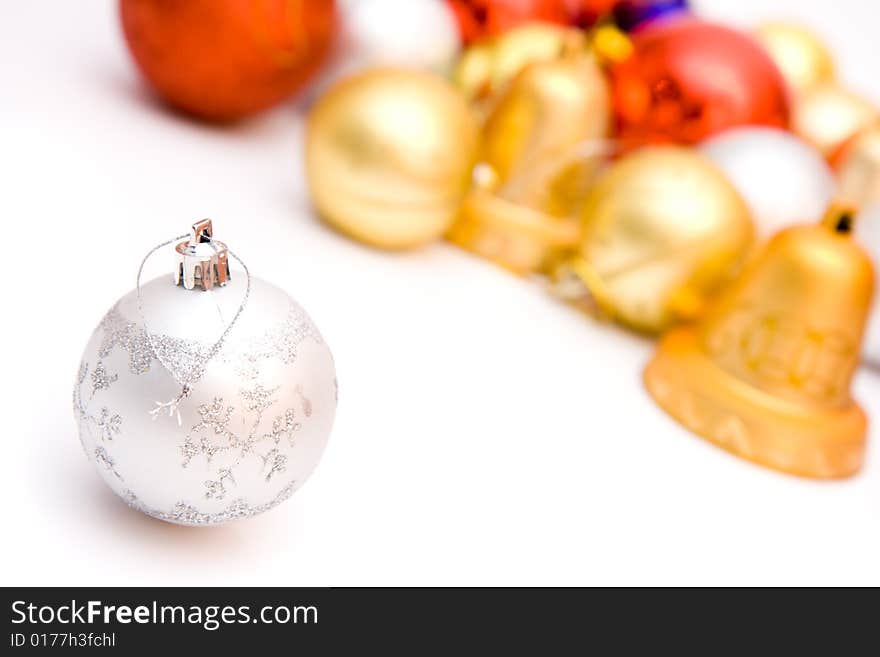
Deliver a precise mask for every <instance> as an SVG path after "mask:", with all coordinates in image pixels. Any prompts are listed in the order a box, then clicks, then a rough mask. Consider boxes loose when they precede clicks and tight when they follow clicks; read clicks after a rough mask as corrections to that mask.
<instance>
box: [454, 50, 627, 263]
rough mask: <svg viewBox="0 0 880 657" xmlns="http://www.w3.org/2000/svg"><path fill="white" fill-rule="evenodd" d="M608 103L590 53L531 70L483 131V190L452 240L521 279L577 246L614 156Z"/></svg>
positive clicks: (464, 211)
mask: <svg viewBox="0 0 880 657" xmlns="http://www.w3.org/2000/svg"><path fill="white" fill-rule="evenodd" d="M609 102H610V101H609V92H608V88H607V83H606V81H605V79H604V77H603V75H602V72H601V70H600V69H599V66H598V64H597V63H596V61H595V59H594V58H593V56H592V55H590V54H589V53H586V52H584V51H583V50H577V49H575V50H574V51H573V52H572V53H569V54H567V55H563V56H561V57H560V58H559V59H557V60H554V61H549V62H536V63H532V64H530V65H528V66H527V67H526V68H525V69H524V70H523V71H522V72H521V73H520V74H519V75H518V76H517V77H516V79H515V80H514V81H513V83H512V84H511V86H510V88H509V89H508V90H507V92H506V93H505V94H504V96H503V97H502V98H501V99H500V100H499V102H498V103H497V105H496V106H495V108H494V111H493V112H492V113H491V114H490V116H489V117H488V118H487V120H486V122H485V124H484V127H483V139H482V147H481V157H480V161H481V163H480V164H479V165H478V167H477V168H476V169H475V176H474V178H475V180H474V185H473V187H472V190H471V192H470V193H469V194H468V195H467V196H466V198H465V200H464V202H463V204H462V208H461V211H460V213H459V216H458V218H457V219H456V222H455V223H454V224H453V226H452V228H451V229H450V230H449V231H448V233H447V238H448V239H449V240H450V241H451V242H453V243H455V244H457V245H459V246H461V247H463V248H465V249H467V250H469V251H471V252H473V253H476V254H477V255H479V256H481V257H483V258H486V259H487V260H490V261H492V262H495V263H496V264H499V265H501V266H503V267H505V268H507V269H509V270H511V271H513V272H515V273H518V274H526V273H530V272H536V271H541V270H542V269H543V267H544V266H545V264H546V263H547V262H548V261H549V260H550V259H551V258H552V256H553V255H554V254H555V253H557V252H558V251H560V250H565V249H571V248H573V247H575V246H576V245H577V244H578V242H579V236H580V228H579V221H578V219H577V218H576V216H575V209H574V208H575V205H576V203H577V202H578V201H579V200H582V199H583V198H584V197H585V196H586V191H587V189H588V187H589V186H590V184H591V183H592V181H593V179H594V177H595V173H596V171H597V169H598V168H599V167H600V166H601V164H602V163H603V162H604V156H606V154H607V153H606V151H607V146H606V144H607V142H606V141H605V138H606V137H607V135H608V131H609V129H610V121H611V119H610V110H609Z"/></svg>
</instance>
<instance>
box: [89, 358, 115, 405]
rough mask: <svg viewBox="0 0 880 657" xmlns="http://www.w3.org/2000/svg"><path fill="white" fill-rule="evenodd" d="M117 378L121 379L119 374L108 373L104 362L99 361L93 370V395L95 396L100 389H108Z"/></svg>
mask: <svg viewBox="0 0 880 657" xmlns="http://www.w3.org/2000/svg"><path fill="white" fill-rule="evenodd" d="M117 379H119V375H118V374H110V373H108V372H107V368H106V367H104V363H102V362H101V361H98V364H97V365H96V366H95V369H94V371H92V397H94V396H95V393H96V392H98V391H99V390H107V389H108V388H109V387H110V385H111V384H112V383H115V382H116V381H117Z"/></svg>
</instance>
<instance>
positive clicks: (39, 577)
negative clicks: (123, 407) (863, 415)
mask: <svg viewBox="0 0 880 657" xmlns="http://www.w3.org/2000/svg"><path fill="white" fill-rule="evenodd" d="M699 4H700V8H701V9H702V10H703V12H704V13H705V14H706V15H708V16H715V17H718V18H724V19H728V20H733V21H735V22H738V23H741V24H744V25H750V24H754V23H756V22H757V21H758V20H759V19H761V18H767V17H796V18H798V19H799V20H800V21H802V22H804V23H806V24H807V25H810V26H812V27H814V28H816V29H817V30H819V32H820V33H821V34H822V35H823V36H824V37H825V38H826V39H827V41H828V42H829V44H830V45H831V46H832V48H833V49H834V51H835V52H836V54H837V61H838V64H839V68H840V71H841V77H842V78H843V79H844V80H845V81H846V82H848V83H850V84H851V85H852V86H853V87H854V88H856V89H859V90H860V91H862V92H864V93H867V94H868V95H871V96H872V97H873V98H874V99H875V100H880V77H878V73H877V71H878V61H877V57H876V40H877V29H878V24H880V21H878V18H880V11H878V9H877V5H876V3H873V2H864V1H863V0H846V1H844V0H837V2H826V1H821V0H813V1H811V2H807V1H806V0H786V1H783V0H772V1H771V0H736V1H733V0H714V1H711V2H710V1H708V0H704V1H703V2H702V3H699ZM391 28H393V25H389V29H391ZM0 55H2V56H0V82H2V89H3V92H2V96H3V99H2V102H0V113H2V115H0V149H2V151H0V153H2V154H0V173H2V177H0V180H2V187H0V215H2V222H3V229H4V230H3V243H2V261H0V262H2V272H3V278H2V281H3V282H2V300H3V309H4V310H3V312H2V315H0V316H2V329H0V330H2V345H3V347H2V348H3V359H2V365H3V367H2V370H0V380H2V395H3V397H2V398H3V406H2V408H3V418H2V425H0V427H2V443H0V445H2V448H0V473H2V475H0V480H2V483H3V501H2V507H3V510H4V516H5V517H4V523H3V526H4V532H3V539H2V541H0V556H2V558H0V583H2V584H6V585H12V584H21V585H25V584H27V585H36V584H41V585H50V584H91V585H133V584H150V585H175V584H177V585H194V584H211V585H220V584H253V585H270V584H279V585H282V584H283V585H344V584H348V585H364V584H380V585H392V584H398V585H409V584H438V585H445V584H474V585H484V584H501V585H508V584H523V585H531V584H558V585H566V584H660V583H664V584H709V583H711V584H875V585H877V584H880V431H878V428H877V427H878V426H880V425H878V424H877V423H876V422H875V424H874V425H873V426H872V429H871V435H870V449H869V453H868V458H867V463H866V466H865V468H864V470H863V471H862V473H861V474H860V475H859V476H857V477H855V478H853V479H851V480H848V481H844V482H837V483H815V482H811V481H806V480H801V479H797V478H793V477H789V476H785V475H780V474H776V473H774V472H772V471H769V470H764V469H761V468H758V467H755V466H752V465H750V464H747V463H745V462H743V461H741V460H738V459H736V458H734V457H732V456H730V455H728V454H727V453H725V452H722V451H721V450H718V449H716V448H715V447H713V446H711V445H709V444H708V443H706V442H704V441H702V440H699V439H697V438H695V437H693V436H692V435H691V434H689V433H688V432H686V431H685V430H684V429H682V428H680V427H679V426H678V425H676V424H675V423H674V422H673V421H672V420H670V419H669V418H667V416H666V415H665V414H664V413H663V412H662V411H660V410H659V409H658V408H657V407H656V406H655V405H654V403H653V402H652V401H651V399H650V398H649V397H648V396H647V394H646V393H645V392H644V390H643V388H642V384H641V378H640V377H641V369H642V367H643V365H644V364H645V362H646V360H647V359H648V357H649V355H650V353H651V349H652V345H651V343H649V342H648V341H646V340H643V339H640V338H638V337H634V336H633V335H630V334H628V333H626V332H624V331H623V330H619V329H617V328H615V327H612V326H605V325H601V324H598V323H596V322H594V321H591V320H590V319H588V318H586V317H584V316H582V315H580V314H578V313H577V312H575V311H574V310H572V309H570V308H568V307H566V306H564V305H562V304H560V303H557V302H556V301H554V299H553V298H551V297H550V296H549V295H548V294H546V293H545V292H544V291H543V290H542V289H541V288H540V287H538V286H537V285H535V284H531V283H528V282H525V281H522V280H518V279H516V278H514V277H512V276H509V275H507V274H506V273H504V272H502V271H500V270H497V269H495V268H493V267H492V266H490V265H488V264H484V263H483V262H481V261H479V260H477V259H475V258H472V257H471V256H469V255H466V254H464V253H462V252H460V251H458V250H456V249H455V248H453V247H451V246H448V245H445V244H437V245H435V246H432V247H430V248H427V249H425V250H422V251H419V252H415V253H410V254H404V255H389V254H387V253H380V252H376V251H372V250H369V249H367V248H364V247H361V246H359V245H357V244H354V243H352V242H349V241H347V240H345V239H343V238H341V237H339V236H338V235H336V234H334V233H333V232H331V231H330V230H328V229H327V228H325V227H324V226H323V225H322V224H320V223H319V222H317V221H316V220H315V219H314V217H313V215H312V213H311V211H310V209H309V206H308V202H307V198H306V195H305V193H304V182H303V171H302V165H301V161H300V156H301V148H300V135H301V129H302V118H301V111H300V110H299V109H297V108H296V107H294V106H290V105H288V106H287V107H282V108H280V109H278V110H277V111H275V112H271V113H269V114H267V115H265V116H262V117H260V118H258V119H256V120H253V121H251V122H248V123H246V124H243V125H240V126H237V127H234V128H223V129H220V128H212V127H206V126H203V125H199V124H197V123H193V122H190V121H187V120H185V119H182V118H180V117H177V116H174V115H172V114H169V113H167V112H165V111H164V110H162V109H161V108H160V107H159V106H158V105H157V104H156V103H155V102H154V101H152V100H151V97H150V96H149V94H148V93H147V92H146V91H145V89H144V87H143V86H142V84H141V83H140V81H139V79H138V76H137V75H136V73H135V71H134V69H133V66H132V65H131V63H130V61H129V59H128V56H127V53H126V51H125V48H124V45H123V42H122V39H121V35H120V30H119V26H118V20H117V15H116V10H115V3H113V2H109V1H100V0H94V1H86V0H78V1H77V2H63V1H60V0H58V1H56V2H48V1H42V2H38V1H36V0H30V1H28V2H5V3H4V4H3V10H2V15H0ZM204 216H210V217H213V218H214V221H215V228H216V231H217V235H218V237H219V238H220V239H223V240H225V241H226V242H227V243H228V244H229V245H230V246H231V247H232V248H233V249H234V250H235V251H237V252H238V253H239V254H241V255H242V256H243V257H244V258H246V260H247V261H248V263H249V265H250V267H251V269H252V271H253V272H254V273H255V274H256V275H258V276H261V277H262V278H265V279H268V280H270V281H274V282H275V283H276V284H278V285H280V286H281V287H283V288H286V289H287V290H289V291H290V292H291V293H292V294H293V295H294V297H296V298H297V299H298V300H299V301H300V302H301V303H302V304H303V306H304V307H305V308H306V309H307V310H308V311H309V313H310V314H311V315H312V317H313V318H314V320H315V321H316V323H317V324H318V326H319V327H320V329H321V330H322V332H323V334H324V336H325V338H326V339H327V341H328V343H329V344H330V346H331V347H332V349H333V351H334V354H335V357H336V363H337V367H338V375H339V382H340V399H339V412H338V416H337V422H336V427H335V430H334V434H333V436H332V438H331V441H330V446H329V447H328V450H327V452H326V454H325V458H324V461H323V462H322V464H321V465H320V466H319V468H318V470H317V472H316V474H315V475H314V476H313V477H312V479H311V480H310V481H309V482H308V483H307V484H306V485H305V487H304V488H303V489H302V490H301V491H300V492H298V493H297V494H296V495H295V496H294V497H293V499H292V500H291V501H289V502H287V503H285V504H284V505H282V506H281V507H279V508H278V509H276V510H274V511H272V512H270V513H267V514H265V515H263V516H261V517H258V518H255V519H253V520H248V521H241V522H239V523H234V524H231V525H228V526H223V527H216V528H207V529H200V528H184V527H177V526H172V525H167V524H164V523H162V522H159V521H156V520H151V519H149V518H147V517H146V516H142V515H140V514H138V513H136V512H134V511H131V510H129V509H128V508H127V507H126V506H125V505H124V504H123V503H122V502H121V501H120V500H118V499H117V498H116V497H115V496H114V495H113V494H112V493H111V492H110V490H109V489H108V488H106V486H105V485H104V484H103V483H102V482H101V481H100V480H99V478H98V476H97V475H96V473H95V472H94V471H93V466H92V465H91V464H90V463H88V462H87V460H86V459H85V458H84V456H83V454H82V451H81V449H80V446H79V441H78V440H77V438H76V435H75V425H74V421H73V416H72V412H71V402H70V395H71V387H72V384H73V380H74V376H75V373H76V369H77V365H78V362H79V357H80V353H81V350H82V348H83V347H84V345H85V343H86V340H87V339H88V337H89V335H90V334H91V331H92V329H93V328H94V326H95V324H96V323H97V322H98V320H99V319H100V318H101V316H102V315H103V313H104V312H105V311H106V310H107V308H108V307H109V306H110V305H111V304H112V303H113V302H114V301H115V300H116V299H117V298H118V297H119V296H121V295H122V294H124V293H125V292H127V291H128V290H130V289H131V288H132V287H133V285H134V277H135V273H136V269H137V266H138V263H139V262H140V259H141V257H142V256H143V254H144V253H145V252H146V250H147V249H148V248H149V247H151V246H153V245H154V244H156V243H158V242H160V241H162V240H164V239H167V238H169V237H171V236H173V235H176V234H179V233H181V232H184V231H185V230H186V229H187V227H188V226H189V224H190V223H191V222H192V221H193V220H195V219H198V218H201V217H204ZM855 393H856V395H857V397H858V398H859V399H860V400H861V401H862V402H863V403H864V405H865V406H866V408H867V410H868V412H869V414H871V415H873V417H874V418H875V419H876V418H880V376H878V374H876V373H875V374H872V373H870V372H868V371H862V372H860V373H859V375H858V377H857V380H856V382H855Z"/></svg>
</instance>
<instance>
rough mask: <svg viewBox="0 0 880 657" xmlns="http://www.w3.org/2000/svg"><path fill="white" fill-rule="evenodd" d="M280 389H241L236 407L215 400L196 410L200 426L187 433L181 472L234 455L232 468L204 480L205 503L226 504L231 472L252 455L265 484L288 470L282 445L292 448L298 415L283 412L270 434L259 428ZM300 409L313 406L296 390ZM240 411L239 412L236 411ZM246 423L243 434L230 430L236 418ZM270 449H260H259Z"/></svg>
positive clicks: (231, 480) (262, 387)
mask: <svg viewBox="0 0 880 657" xmlns="http://www.w3.org/2000/svg"><path fill="white" fill-rule="evenodd" d="M277 392H278V387H277V386H276V387H272V388H267V387H265V386H263V385H262V384H259V383H258V384H256V385H254V386H253V387H251V388H245V389H242V390H239V402H240V406H239V407H236V406H232V405H227V404H226V403H225V401H224V400H223V399H222V398H219V397H218V398H215V399H214V400H213V401H212V402H211V403H210V404H202V405H201V406H199V408H198V409H197V410H198V414H199V418H200V419H199V421H198V422H197V423H196V424H195V425H194V426H193V427H192V429H190V431H189V433H188V434H187V435H186V438H185V439H184V442H183V445H181V447H180V452H181V455H182V456H183V462H182V463H181V465H182V466H183V467H187V466H189V464H190V463H192V461H193V459H195V458H198V457H204V458H205V459H206V461H207V463H208V464H209V465H210V464H211V463H212V462H213V460H214V458H215V457H216V456H217V455H218V454H227V453H231V454H234V459H233V462H232V464H231V465H227V466H226V467H224V468H221V469H220V470H218V472H217V477H216V478H215V479H209V480H207V481H205V497H206V498H208V499H224V498H225V496H226V495H227V493H228V492H229V488H230V486H234V485H235V478H234V476H233V473H234V470H235V468H236V466H238V464H239V463H241V462H242V461H243V460H244V459H246V458H249V457H251V456H256V457H258V458H259V459H260V460H261V461H262V464H263V471H264V472H265V475H264V478H265V481H266V483H269V482H271V481H272V479H273V477H274V476H275V475H277V474H279V473H282V472H284V471H285V470H286V469H287V462H288V456H287V454H285V453H283V452H282V451H281V450H280V449H279V444H280V443H281V441H282V440H284V441H286V442H287V444H288V445H289V446H291V447H292V446H293V445H294V441H295V437H296V434H297V432H298V431H299V430H300V429H301V428H302V424H301V422H300V421H299V420H298V419H297V413H298V411H297V410H296V409H293V408H288V409H286V410H285V411H284V412H283V413H281V414H280V415H277V416H275V418H274V419H273V420H272V425H271V429H270V430H269V431H266V430H264V429H262V428H261V427H262V424H263V420H264V417H265V414H266V410H267V409H269V408H270V407H271V406H273V405H274V404H275V403H277V399H276V398H275V393H277ZM299 395H300V399H301V401H302V408H303V409H308V410H309V415H310V414H311V402H310V401H309V400H308V399H307V398H306V397H305V396H304V395H303V394H302V391H301V390H300V391H299ZM239 409H240V410H239ZM242 413H243V414H244V419H245V420H248V423H247V433H237V432H236V431H233V430H232V428H231V427H232V426H239V423H238V422H233V420H234V419H235V418H237V417H240V414H242ZM264 444H265V445H268V446H269V449H267V450H265V451H264V450H263V449H261V447H262V446H263V445H264Z"/></svg>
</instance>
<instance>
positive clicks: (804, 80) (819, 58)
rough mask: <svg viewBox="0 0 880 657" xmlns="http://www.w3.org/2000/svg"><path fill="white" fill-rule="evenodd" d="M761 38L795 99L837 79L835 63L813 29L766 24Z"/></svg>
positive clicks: (760, 30) (759, 32)
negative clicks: (835, 76)
mask: <svg viewBox="0 0 880 657" xmlns="http://www.w3.org/2000/svg"><path fill="white" fill-rule="evenodd" d="M757 37H758V40H759V41H760V42H761V44H762V45H763V46H764V47H765V48H766V49H767V51H768V52H769V53H770V57H772V58H773V61H774V62H776V66H778V67H779V70H780V71H782V76H783V77H784V78H785V81H786V82H787V83H788V87H789V89H791V91H792V93H793V94H794V95H795V96H800V95H803V94H804V93H805V92H807V91H809V90H810V89H813V88H814V87H816V86H818V85H820V84H823V83H825V82H830V81H831V80H833V79H834V60H833V58H832V57H831V52H830V51H829V50H828V48H826V46H825V44H824V43H822V40H821V39H820V38H819V37H818V36H816V35H815V34H813V33H812V32H811V31H810V30H808V29H806V28H804V27H801V26H799V25H792V24H789V23H766V24H764V25H761V26H760V27H759V28H758V30H757Z"/></svg>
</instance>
